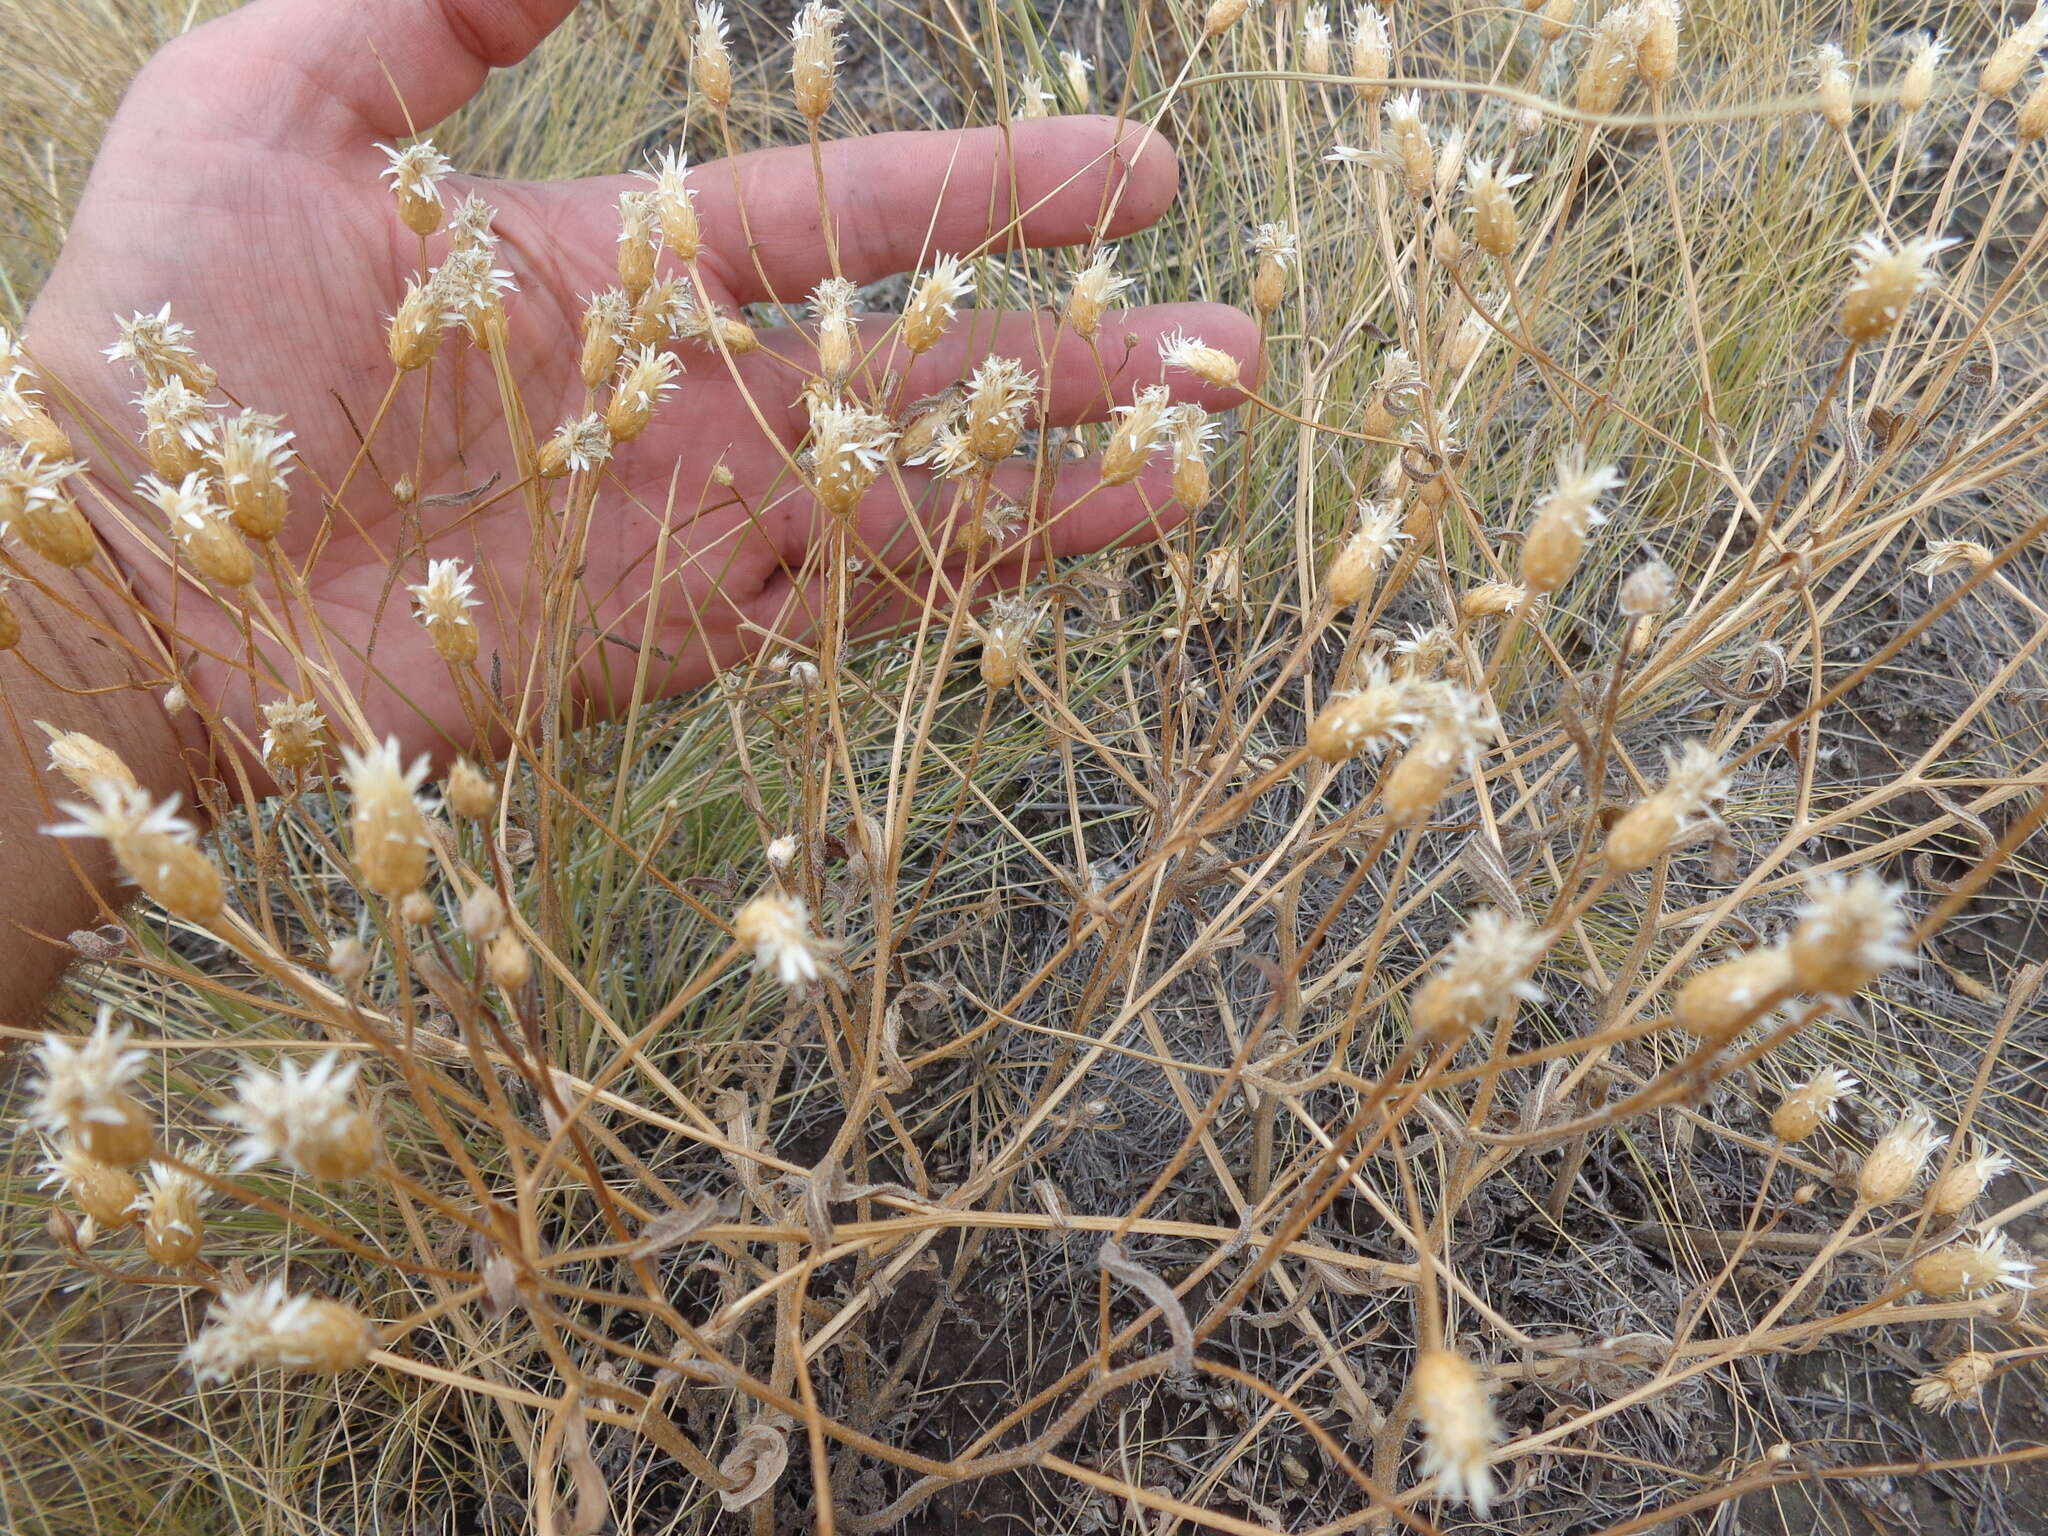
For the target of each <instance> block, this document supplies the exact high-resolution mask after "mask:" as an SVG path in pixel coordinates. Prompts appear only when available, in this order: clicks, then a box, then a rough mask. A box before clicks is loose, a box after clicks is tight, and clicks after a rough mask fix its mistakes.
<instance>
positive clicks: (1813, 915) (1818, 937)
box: [1790, 871, 1913, 997]
mask: <svg viewBox="0 0 2048 1536" xmlns="http://www.w3.org/2000/svg"><path fill="white" fill-rule="evenodd" d="M1902 894H1903V893H1902V892H1901V891H1900V889H1899V887H1897V886H1895V885H1887V884H1886V883H1885V882H1884V881H1882V880H1880V879H1878V878H1877V876H1875V875H1873V874H1871V873H1869V872H1868V871H1864V872H1861V873H1858V874H1855V875H1852V876H1850V877H1849V878H1847V879H1844V878H1842V877H1840V876H1838V875H1830V876H1823V877H1820V878H1817V879H1815V880H1813V881H1811V882H1810V883H1809V884H1808V886H1807V890H1806V897H1807V900H1806V905H1805V906H1804V907H1803V908H1801V909H1800V913H1799V924H1798V926H1797V927H1796V928H1794V929H1793V931H1792V942H1791V946H1790V948H1791V953H1792V969H1793V972H1794V974H1795V975H1797V976H1798V978H1799V985H1800V988H1801V989H1802V990H1804V991H1807V992H1819V993H1823V994H1826V995H1828V996H1834V997H1847V996H1848V995H1849V994H1850V993H1852V992H1860V991H1862V990H1863V989H1864V988H1865V987H1867V986H1869V985H1870V983H1871V982H1873V981H1874V980H1876V979H1877V976H1878V974H1879V973H1880V972H1881V971H1884V970H1887V969H1889V968H1890V967H1892V966H1894V965H1901V964H1903V963H1905V962H1906V961H1908V960H1910V959H1912V958H1913V952H1912V951H1911V950H1910V949H1908V948H1906V947H1905V943H1904V940H1905V937H1906V918H1905V914H1904V913H1903V912H1902V911H1900V909H1899V897H1900V896H1901V895H1902Z"/></svg>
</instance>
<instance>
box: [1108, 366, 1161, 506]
mask: <svg viewBox="0 0 2048 1536" xmlns="http://www.w3.org/2000/svg"><path fill="white" fill-rule="evenodd" d="M1172 409H1173V393H1172V391H1170V390H1168V389H1167V388H1166V387H1165V386H1164V385H1161V384H1148V385H1146V386H1145V387H1144V388H1143V389H1140V390H1139V391H1138V393H1137V395H1136V396H1135V397H1134V398H1133V400H1132V402H1131V403H1130V404H1129V405H1120V406H1118V407H1117V408H1116V412H1115V415H1116V429H1115V431H1113V432H1112V433H1111V434H1110V438H1109V446H1108V447H1107V448H1106V449H1104V450H1103V454H1102V479H1103V483H1104V484H1106V485H1128V484H1130V483H1131V481H1133V480H1135V479H1137V478H1138V475H1139V474H1140V472H1142V471H1143V469H1144V468H1145V465H1146V464H1147V463H1148V462H1150V460H1151V458H1152V455H1153V454H1154V453H1155V452H1156V451H1157V450H1158V449H1159V448H1160V447H1161V446H1162V445H1164V443H1165V441H1166V439H1167V436H1168V434H1169V432H1170V431H1171V423H1170V415H1171V412H1172Z"/></svg>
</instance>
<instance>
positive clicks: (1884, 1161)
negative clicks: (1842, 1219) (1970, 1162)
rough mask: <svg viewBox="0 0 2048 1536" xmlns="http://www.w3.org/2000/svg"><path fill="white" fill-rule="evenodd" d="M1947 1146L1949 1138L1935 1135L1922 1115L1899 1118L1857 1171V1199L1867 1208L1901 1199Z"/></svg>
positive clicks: (1916, 1112) (1928, 1119)
mask: <svg viewBox="0 0 2048 1536" xmlns="http://www.w3.org/2000/svg"><path fill="white" fill-rule="evenodd" d="M1947 1144H1948V1138H1947V1137H1946V1136H1943V1135H1940V1134H1938V1133H1937V1132H1936V1131H1935V1129H1934V1119H1933V1117H1932V1116H1931V1115H1929V1114H1927V1113H1926V1112H1925V1111H1922V1110H1911V1111H1909V1112H1907V1113H1906V1114H1904V1115H1901V1116H1900V1117H1899V1121H1898V1123H1897V1124H1896V1125H1894V1126H1893V1127H1892V1128H1891V1129H1890V1130H1889V1131H1886V1132H1885V1133H1884V1135H1882V1136H1881V1137H1879V1138H1878V1141H1877V1145H1876V1146H1874V1147H1872V1148H1871V1149H1870V1151H1869V1153H1868V1155H1867V1156H1865V1157H1864V1159H1863V1162H1862V1163H1861V1164H1860V1165H1859V1166H1858V1168H1857V1169H1856V1197H1857V1199H1859V1200H1861V1201H1863V1203H1864V1204H1866V1205H1890V1204H1891V1203H1892V1202H1893V1201H1894V1200H1901V1199H1904V1198H1905V1196H1907V1195H1908V1194H1910V1193H1911V1192H1912V1190H1913V1186H1914V1185H1916V1184H1918V1183H1919V1182H1920V1175H1921V1174H1922V1173H1924V1172H1925V1171H1926V1169H1927V1160H1928V1159H1929V1158H1930V1157H1932V1156H1933V1155H1934V1154H1935V1153H1936V1152H1938V1151H1940V1150H1941V1149H1942V1148H1943V1147H1944V1146H1946V1145H1947Z"/></svg>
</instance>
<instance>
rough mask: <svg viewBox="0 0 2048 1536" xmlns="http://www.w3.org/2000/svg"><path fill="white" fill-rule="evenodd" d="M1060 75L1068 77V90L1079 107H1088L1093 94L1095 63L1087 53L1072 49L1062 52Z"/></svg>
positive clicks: (1065, 49)
mask: <svg viewBox="0 0 2048 1536" xmlns="http://www.w3.org/2000/svg"><path fill="white" fill-rule="evenodd" d="M1060 73H1061V74H1062V75H1064V76H1065V77H1066V81H1067V90H1068V91H1069V92H1070V93H1072V95H1073V98H1074V102H1075V104H1076V105H1077V106H1083V107H1085V106H1087V105H1088V100H1089V97H1090V96H1091V95H1092V94H1093V81H1094V78H1095V61H1094V60H1093V59H1091V58H1089V57H1088V55H1087V54H1085V53H1077V52H1075V51H1074V50H1073V49H1071V48H1062V49H1061V50H1060Z"/></svg>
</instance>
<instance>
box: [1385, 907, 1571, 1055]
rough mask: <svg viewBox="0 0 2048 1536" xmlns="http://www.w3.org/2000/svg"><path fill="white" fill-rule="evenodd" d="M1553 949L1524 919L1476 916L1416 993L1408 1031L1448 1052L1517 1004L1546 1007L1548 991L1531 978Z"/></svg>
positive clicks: (1495, 913)
mask: <svg viewBox="0 0 2048 1536" xmlns="http://www.w3.org/2000/svg"><path fill="white" fill-rule="evenodd" d="M1548 948H1549V940H1548V939H1547V938H1546V937H1545V936H1544V934H1543V933H1542V932H1541V931H1540V930H1539V929H1537V928H1536V927H1534V926H1533V925H1532V924H1530V923H1528V922H1525V921H1524V920H1523V919H1521V918H1519V917H1512V916H1508V915H1505V914H1503V913H1501V912H1499V911H1497V910H1495V909H1493V908H1491V907H1488V908H1485V909H1483V910H1481V911H1478V912H1475V913H1473V914H1472V917H1471V918H1470V920H1469V921H1468V922H1467V923H1466V925H1465V929H1464V931H1463V932H1462V933H1460V934H1459V935H1458V937H1457V938H1456V939H1454V940H1452V942H1451V947H1450V949H1449V951H1448V952H1447V953H1446V954H1445V956H1444V960H1443V964H1442V965H1441V966H1439V967H1438V968H1437V970H1436V972H1435V974H1433V975H1432V976H1430V977H1429V979H1428V980H1426V981H1424V982H1423V983H1422V985H1421V986H1420V987H1418V988H1416V990H1415V997H1414V1000H1413V1001H1412V1002H1411V1003H1410V1005H1409V1008H1408V1028H1409V1031H1410V1032H1411V1033H1412V1034H1414V1035H1415V1037H1416V1038H1417V1039H1420V1040H1426V1041H1428V1042H1429V1043H1430V1044H1431V1045H1433V1046H1435V1047H1437V1048H1438V1049H1446V1048H1448V1047H1450V1046H1454V1045H1457V1044H1458V1043H1459V1042H1461V1041H1462V1040H1464V1038H1465V1037H1466V1036H1467V1035H1469V1034H1470V1033H1471V1032H1472V1031H1473V1030H1475V1029H1478V1028H1480V1027H1482V1026H1483V1025H1485V1024H1487V1023H1489V1022H1490V1021H1491V1020H1493V1019H1496V1018H1499V1017H1500V1016H1501V1015H1502V1014H1503V1013H1505V1012H1507V1011H1508V1009H1510V1008H1512V1007H1513V1006H1514V1004H1515V1000H1516V999H1517V998H1520V999H1523V1000H1524V1001H1527V1002H1532V1003H1534V1002H1541V1001H1542V1000H1543V989H1542V988H1540V987H1538V986H1537V985H1536V984H1535V983H1533V982H1531V981H1530V980H1529V979H1528V977H1529V972H1530V971H1531V970H1533V969H1534V968H1535V965H1536V962H1537V961H1538V960H1540V959H1542V958H1543V952H1544V951H1545V950H1546V949H1548Z"/></svg>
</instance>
